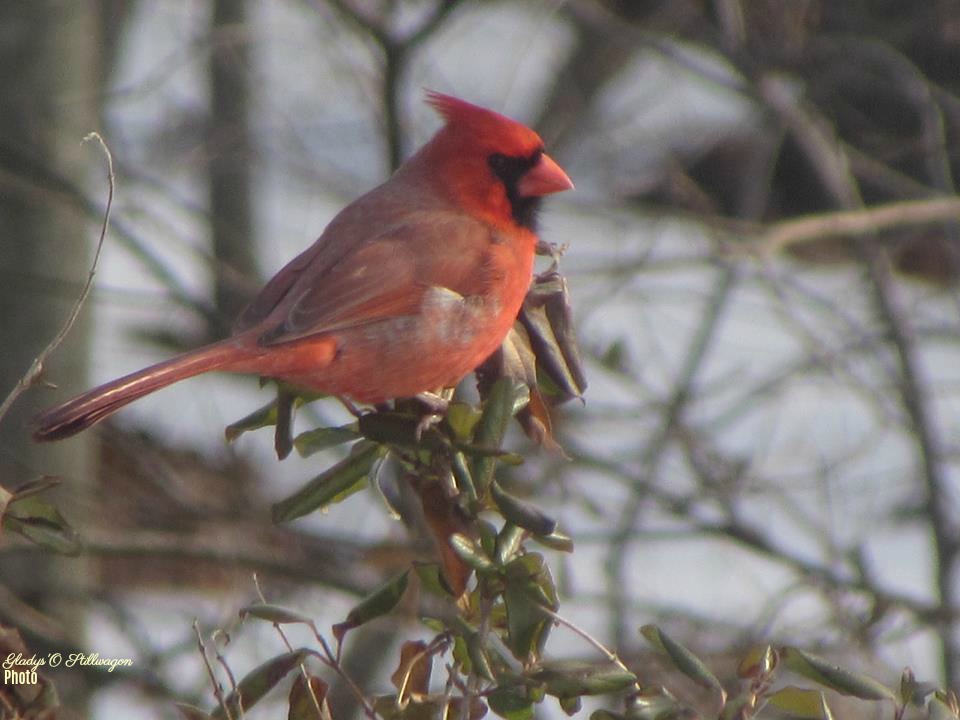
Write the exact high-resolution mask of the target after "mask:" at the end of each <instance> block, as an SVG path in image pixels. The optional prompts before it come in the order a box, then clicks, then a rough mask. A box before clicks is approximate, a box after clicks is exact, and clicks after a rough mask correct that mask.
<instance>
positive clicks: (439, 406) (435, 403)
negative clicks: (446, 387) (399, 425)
mask: <svg viewBox="0 0 960 720" xmlns="http://www.w3.org/2000/svg"><path fill="white" fill-rule="evenodd" d="M414 399H415V400H417V402H419V403H420V404H421V405H423V406H424V407H425V408H426V409H427V414H426V415H424V416H423V417H421V418H420V420H418V421H417V427H416V429H415V430H414V437H415V438H416V440H417V442H420V438H421V437H422V436H423V433H425V432H427V430H429V429H430V428H432V427H433V426H434V425H437V424H438V423H439V422H440V421H441V420H443V418H444V415H446V412H447V408H448V407H449V406H450V401H449V400H447V399H446V398H444V397H441V396H440V395H437V394H436V393H431V392H422V393H418V394H417V395H415V396H414Z"/></svg>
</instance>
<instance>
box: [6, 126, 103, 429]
mask: <svg viewBox="0 0 960 720" xmlns="http://www.w3.org/2000/svg"><path fill="white" fill-rule="evenodd" d="M90 140H96V141H97V142H98V143H100V147H101V148H103V152H104V154H105V155H106V158H107V180H108V189H107V206H106V209H105V210H104V212H103V222H102V223H101V226H100V237H99V239H98V240H97V249H96V251H95V252H94V255H93V262H92V263H91V265H90V270H89V271H88V272H87V280H86V282H85V283H84V285H83V290H81V291H80V296H79V297H78V298H77V301H76V302H75V303H74V305H73V310H71V311H70V316H69V317H68V318H67V321H66V323H64V325H63V327H61V328H60V332H58V333H57V334H56V336H55V337H54V338H53V340H51V341H50V343H49V344H48V345H47V346H46V347H45V348H44V349H43V350H41V351H40V354H39V355H37V357H36V358H34V360H33V363H31V365H30V368H29V369H28V370H27V372H26V373H25V374H24V375H23V377H21V378H20V380H19V381H17V384H16V385H15V386H14V388H13V390H11V391H10V393H9V394H8V395H7V397H6V398H5V399H4V401H3V404H0V421H2V420H3V418H4V416H6V414H7V412H8V411H9V410H10V408H11V406H12V405H13V403H14V402H16V400H17V398H19V397H20V396H21V395H22V394H23V393H25V392H26V391H27V390H28V389H29V388H31V387H33V385H34V384H35V383H36V382H37V380H38V379H39V378H40V377H41V376H42V375H43V370H44V364H45V363H46V361H47V358H49V357H50V355H51V354H52V353H53V352H54V351H55V350H56V349H57V348H58V347H59V346H60V344H61V343H62V342H63V341H64V340H65V339H66V337H67V334H68V333H69V332H70V330H72V329H73V326H74V325H75V324H76V322H77V318H78V317H79V316H80V311H81V310H82V309H83V306H84V304H85V303H86V301H87V296H89V295H90V290H91V288H92V287H93V278H94V275H96V272H97V265H98V264H99V262H100V252H101V251H102V250H103V243H104V240H105V239H106V237H107V229H108V228H109V226H110V210H111V208H112V207H113V190H114V180H115V178H114V174H113V156H112V155H111V154H110V148H109V147H107V143H106V142H104V139H103V138H102V137H101V136H100V133H97V132H92V133H89V134H88V135H87V136H86V137H84V138H83V142H89V141H90Z"/></svg>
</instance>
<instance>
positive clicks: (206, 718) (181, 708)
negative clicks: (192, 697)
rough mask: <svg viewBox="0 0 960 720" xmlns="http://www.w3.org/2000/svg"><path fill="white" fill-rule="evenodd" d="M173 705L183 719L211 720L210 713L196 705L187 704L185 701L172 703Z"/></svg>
mask: <svg viewBox="0 0 960 720" xmlns="http://www.w3.org/2000/svg"><path fill="white" fill-rule="evenodd" d="M174 707H175V708H176V709H177V711H178V712H179V713H180V716H181V717H182V718H183V720H211V718H212V717H213V716H212V715H210V713H207V712H204V711H203V710H201V709H200V708H198V707H195V706H193V705H188V704H187V703H174Z"/></svg>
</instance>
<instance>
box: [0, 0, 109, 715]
mask: <svg viewBox="0 0 960 720" xmlns="http://www.w3.org/2000/svg"><path fill="white" fill-rule="evenodd" d="M0 27H2V28H3V31H2V32H0V87H2V88H3V92H2V93H0V137H2V141H0V235H2V237H3V241H2V242H0V278H2V282H0V318H2V320H0V324H2V327H3V337H4V343H3V350H2V351H0V386H2V388H3V390H2V391H0V392H2V393H3V394H4V395H6V393H7V392H8V391H9V390H12V388H13V387H14V385H15V384H16V383H17V381H18V380H19V378H21V377H22V376H23V375H24V374H25V373H26V372H27V370H28V368H30V366H31V364H32V362H33V360H34V358H36V357H37V356H38V355H39V354H40V352H41V351H42V350H43V349H44V347H45V346H46V345H47V344H49V343H50V342H51V340H52V339H53V338H54V336H55V335H56V334H57V332H58V331H59V330H60V328H61V327H63V325H64V323H65V322H66V321H67V318H68V316H69V314H70V310H71V308H72V306H73V305H74V303H75V302H76V301H77V297H78V296H79V294H80V289H81V287H82V284H83V281H84V280H85V279H86V275H87V271H88V269H89V265H90V258H91V253H90V247H91V237H92V230H91V226H90V225H88V224H87V222H86V220H87V217H86V215H85V207H84V205H83V203H82V200H81V197H82V196H81V195H80V194H79V193H78V190H77V188H80V187H83V186H84V185H86V182H87V179H88V172H89V171H90V168H91V167H92V166H94V163H96V166H97V167H99V166H100V163H102V158H101V157H98V153H99V151H100V150H99V148H98V147H96V144H91V145H89V146H84V144H83V142H82V141H83V138H84V136H85V135H86V134H87V133H89V132H90V131H91V130H94V129H95V128H96V118H97V98H98V93H99V90H98V88H99V86H98V59H99V57H98V40H97V32H96V29H97V26H96V17H95V13H94V7H93V5H92V4H91V3H75V2H70V0H38V1H37V2H27V3H17V2H15V3H3V4H2V5H0ZM103 177H104V176H103V175H98V179H99V182H98V183H97V184H98V186H99V189H98V192H102V191H103V190H104V189H105V184H104V181H103ZM88 327H89V325H88V323H87V322H86V321H83V322H80V323H78V324H77V325H76V326H75V327H74V328H73V330H72V332H71V334H70V337H69V339H68V340H67V342H66V343H65V344H64V345H63V346H62V347H61V349H60V351H59V352H58V353H56V354H55V355H54V356H53V357H52V358H51V360H50V362H49V363H48V365H47V367H46V368H45V375H44V377H45V379H47V380H50V381H54V382H56V383H57V384H58V385H60V386H61V387H62V388H63V390H60V391H58V392H57V393H51V392H49V391H41V390H39V389H38V390H34V391H33V392H29V393H26V394H24V395H22V396H21V397H20V398H19V400H18V401H17V402H16V403H15V404H14V405H13V406H12V408H11V410H10V412H9V413H8V414H7V415H6V416H5V417H3V418H2V419H0V478H2V483H3V486H4V487H5V488H7V489H8V490H14V489H15V488H16V487H17V486H18V485H20V484H22V483H23V482H24V481H26V480H29V479H32V478H35V477H36V476H38V475H44V474H45V475H63V476H69V477H71V478H72V479H73V481H72V482H70V483H68V484H65V485H64V486H63V487H62V488H61V492H59V493H57V497H58V502H59V504H60V506H61V507H62V508H63V511H64V512H65V513H66V514H67V515H68V516H69V517H70V518H71V520H72V521H74V522H76V521H78V520H79V519H80V516H81V515H82V512H83V511H82V508H84V507H85V506H86V502H85V499H84V498H85V494H84V492H85V488H86V487H88V486H87V485H86V482H85V481H86V479H87V478H89V477H90V470H91V467H92V466H91V457H90V453H89V438H84V439H80V440H79V441H77V442H74V443H65V444H63V445H61V446H58V447H56V448H39V447H37V446H36V445H34V444H33V443H32V442H31V441H30V436H29V430H28V422H29V419H30V417H31V416H32V415H33V414H34V413H35V412H36V411H37V410H38V409H40V407H41V406H43V405H46V404H48V403H50V402H52V401H53V400H54V399H55V398H57V397H60V398H63V397H64V396H65V395H66V393H68V392H71V391H72V390H73V389H74V388H76V387H78V386H79V385H82V384H83V383H85V382H86V369H87V343H88V332H87V330H88ZM84 565H85V561H84V560H70V561H65V560H61V559H56V558H54V559H50V558H43V559H38V558H37V557H36V556H35V555H34V554H32V553H30V554H26V555H21V556H17V557H12V558H7V559H5V561H4V563H3V566H2V571H0V598H3V600H2V602H0V618H2V623H3V624H12V625H18V626H20V627H21V628H22V629H23V630H24V631H25V632H26V633H27V634H28V636H29V637H30V639H31V640H30V642H29V644H30V645H31V646H32V647H33V649H34V650H35V651H36V652H38V653H42V652H43V651H44V650H49V651H51V652H53V651H62V650H63V649H64V648H67V647H70V646H74V645H76V644H78V643H79V642H80V637H81V633H82V628H83V619H84V604H83V603H82V602H80V601H79V600H78V598H80V597H83V595H84V593H85V592H87V588H86V582H85V579H84V575H85V573H84ZM73 681H74V682H76V685H71V684H70V683H69V682H65V683H64V684H63V687H62V689H61V692H62V693H63V694H64V695H65V696H66V697H68V698H70V702H71V704H72V705H73V706H74V707H76V708H77V710H78V712H79V711H80V709H81V708H82V706H83V704H84V702H85V700H84V698H85V697H86V695H87V693H88V691H89V686H88V685H86V684H85V683H83V682H80V678H79V677H77V676H76V675H75V674H74V677H73Z"/></svg>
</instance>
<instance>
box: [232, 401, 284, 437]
mask: <svg viewBox="0 0 960 720" xmlns="http://www.w3.org/2000/svg"><path fill="white" fill-rule="evenodd" d="M276 424H277V401H276V400H271V401H270V402H268V403H267V404H266V405H264V406H263V407H262V408H260V409H258V410H254V411H253V412H252V413H250V414H249V415H247V416H246V417H244V418H241V419H239V420H237V421H236V422H235V423H231V424H230V425H227V427H226V429H225V430H224V431H223V434H224V435H225V436H226V438H227V442H233V441H234V440H236V439H237V438H238V437H240V436H241V435H243V434H244V433H245V432H249V431H251V430H259V429H260V428H265V427H268V426H270V425H276Z"/></svg>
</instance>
